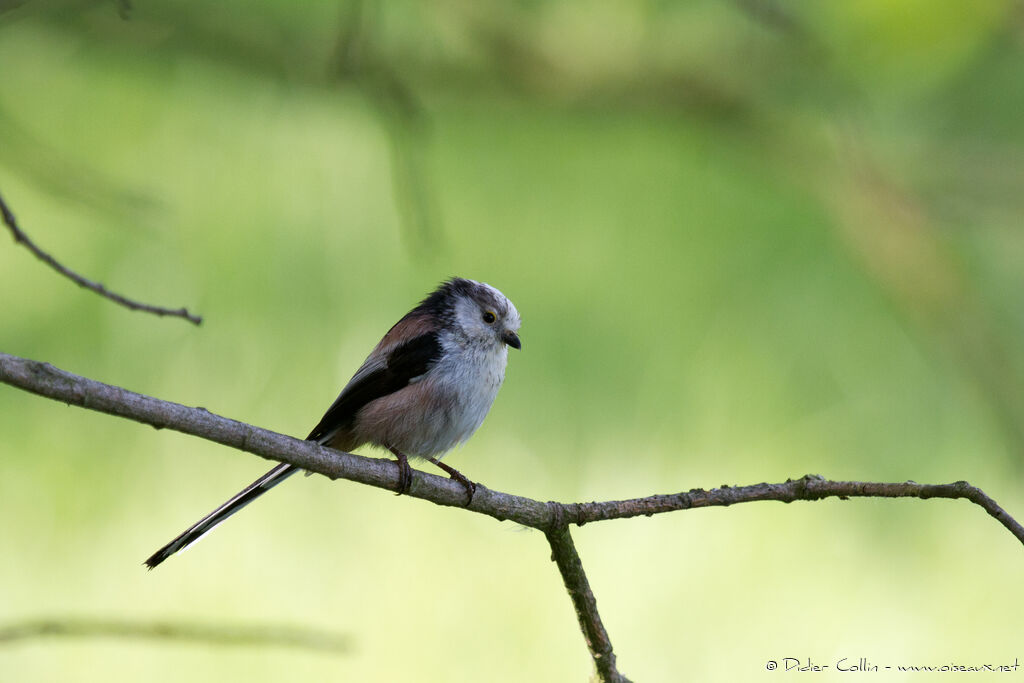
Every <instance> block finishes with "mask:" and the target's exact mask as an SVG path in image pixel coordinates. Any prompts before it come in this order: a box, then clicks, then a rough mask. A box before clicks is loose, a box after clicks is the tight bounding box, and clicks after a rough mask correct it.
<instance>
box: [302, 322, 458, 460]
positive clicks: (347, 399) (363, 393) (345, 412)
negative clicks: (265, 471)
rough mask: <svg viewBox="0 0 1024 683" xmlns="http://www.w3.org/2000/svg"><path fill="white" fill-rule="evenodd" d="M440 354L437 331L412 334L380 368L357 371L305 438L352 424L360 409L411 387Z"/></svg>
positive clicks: (319, 437) (326, 435)
mask: <svg viewBox="0 0 1024 683" xmlns="http://www.w3.org/2000/svg"><path fill="white" fill-rule="evenodd" d="M440 357H441V342H440V340H439V339H438V337H437V333H436V332H428V333H427V334H422V335H420V336H418V337H413V338H412V339H410V340H409V341H407V342H405V343H404V344H401V345H399V346H396V347H395V348H394V349H392V350H391V353H390V354H389V355H388V357H387V359H386V360H385V362H384V364H383V365H382V366H381V367H379V368H377V369H376V370H373V371H371V372H368V373H365V374H364V375H362V376H360V374H361V373H358V372H357V373H356V376H355V377H354V378H353V380H352V381H351V382H349V384H348V386H346V387H345V388H344V389H343V390H342V392H341V394H340V395H339V396H338V398H337V399H335V401H334V403H333V404H331V407H330V408H328V409H327V412H326V413H325V414H324V416H323V417H322V418H320V422H319V424H317V426H316V427H314V428H313V431H312V432H310V433H309V436H307V437H306V440H307V441H321V440H323V439H326V438H329V437H330V436H331V434H332V433H334V432H336V431H338V430H339V429H341V428H344V427H347V426H349V425H351V423H352V420H354V419H355V416H356V413H357V412H359V409H360V408H362V407H363V406H365V405H366V404H367V403H369V402H370V401H374V400H376V399H378V398H381V397H382V396H387V395H388V394H393V393H395V392H396V391H398V390H399V389H401V388H403V387H406V386H408V385H409V382H410V381H411V380H413V379H415V378H416V377H419V376H420V375H422V374H423V373H425V372H426V371H427V370H429V369H430V368H431V366H433V364H434V363H436V362H437V360H438V359H439V358H440Z"/></svg>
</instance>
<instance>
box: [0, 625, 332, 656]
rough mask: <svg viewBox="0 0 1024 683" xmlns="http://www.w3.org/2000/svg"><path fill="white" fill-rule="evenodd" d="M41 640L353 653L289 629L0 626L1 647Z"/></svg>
mask: <svg viewBox="0 0 1024 683" xmlns="http://www.w3.org/2000/svg"><path fill="white" fill-rule="evenodd" d="M43 636H71V637H90V638H95V637H101V638H102V637H112V638H149V639H154V640H155V639H167V640H185V641H193V642H197V643H209V644H212V645H260V646H271V647H296V648H304V649H308V650H320V651H324V652H333V653H338V654H340V653H348V652H351V651H352V643H351V641H350V639H349V638H348V637H346V636H342V635H338V634H335V633H327V632H324V631H314V630H310V629H305V628H294V627H289V626H246V625H242V624H197V623H189V622H172V621H122V620H114V619H29V620H26V621H20V622H14V623H11V624H5V625H3V626H0V645H6V644H8V643H11V642H14V641H19V640H26V639H30V638H40V637H43Z"/></svg>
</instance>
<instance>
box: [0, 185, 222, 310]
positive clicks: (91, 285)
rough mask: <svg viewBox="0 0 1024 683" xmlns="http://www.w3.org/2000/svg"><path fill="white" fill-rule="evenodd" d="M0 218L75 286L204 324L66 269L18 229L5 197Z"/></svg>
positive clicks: (21, 241)
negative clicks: (133, 298)
mask: <svg viewBox="0 0 1024 683" xmlns="http://www.w3.org/2000/svg"><path fill="white" fill-rule="evenodd" d="M0 218H2V219H3V222H4V225H6V226H7V227H8V228H10V230H11V234H12V235H14V241H15V242H16V243H18V244H24V245H25V247H26V248H27V249H28V250H29V251H31V252H32V253H33V254H35V255H36V258H38V259H39V260H40V261H42V262H43V263H45V264H47V265H48V266H50V267H51V268H53V269H54V270H56V271H57V272H58V273H60V274H61V275H63V276H64V277H66V278H68V279H69V280H71V281H72V282H74V283H75V284H77V285H78V286H79V287H85V288H86V289H90V290H92V291H94V292H96V293H97V294H99V295H100V296H103V297H106V298H107V299H110V300H111V301H113V302H114V303H117V304H120V305H122V306H124V307H125V308H129V309H131V310H133V311H145V312H146V313H152V314H154V315H159V316H165V315H166V316H173V317H176V318H184V319H185V320H187V321H189V322H190V323H193V324H195V325H199V324H201V323H202V322H203V318H202V316H198V315H192V314H191V313H189V312H188V309H186V308H178V309H170V308H163V307H162V306H152V305H150V304H144V303H141V302H138V301H134V300H132V299H128V298H126V297H123V296H121V295H120V294H117V293H116V292H111V291H110V290H109V289H107V288H106V287H104V286H103V285H102V284H101V283H99V282H93V281H92V280H89V279H87V278H84V277H82V276H81V275H79V274H78V273H76V272H74V271H73V270H71V269H69V268H66V267H65V266H63V265H62V264H61V263H60V262H59V261H57V259H55V258H53V257H52V256H50V255H49V254H48V253H46V252H45V251H43V250H42V249H40V248H39V247H38V246H36V244H35V242H33V241H32V240H30V239H29V237H28V235H26V234H25V233H24V232H23V231H22V230H21V228H20V227H18V221H17V220H16V219H15V218H14V213H13V212H12V211H11V209H10V208H9V207H8V206H7V203H6V202H4V199H3V197H0Z"/></svg>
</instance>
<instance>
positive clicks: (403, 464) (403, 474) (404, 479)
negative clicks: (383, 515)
mask: <svg viewBox="0 0 1024 683" xmlns="http://www.w3.org/2000/svg"><path fill="white" fill-rule="evenodd" d="M388 450H389V451H391V452H392V453H394V454H395V458H397V459H398V490H397V491H396V492H395V495H397V496H400V495H402V494H403V493H409V489H410V488H412V467H410V466H409V458H407V457H406V455H405V453H403V452H402V451H400V450H398V449H397V448H392V447H391V446H388Z"/></svg>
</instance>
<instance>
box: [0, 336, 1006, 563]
mask: <svg viewBox="0 0 1024 683" xmlns="http://www.w3.org/2000/svg"><path fill="white" fill-rule="evenodd" d="M0 382H4V383H5V384H10V385H11V386H15V387H18V388H20V389H24V390H25V391H29V392H32V393H34V394H39V395H40V396H46V397H48V398H52V399H55V400H57V401H62V402H64V403H68V404H71V405H76V406H81V407H83V408H88V409H90V410H96V411H98V412H101V413H107V414H110V415H117V416H118V417H124V418H127V419H130V420H134V421H136V422H141V423H143V424H148V425H152V426H153V427H156V428H157V429H163V428H165V427H166V428H168V429H173V430H175V431H179V432H182V433H185V434H192V435H193V436H198V437H201V438H204V439H207V440H208V441H214V442H216V443H220V444H223V445H225V446H231V447H232V448H237V449H239V450H242V451H246V452H248V453H253V454H255V455H258V456H260V457H263V458H267V459H268V460H275V461H277V462H287V463H290V464H292V465H296V466H297V467H301V468H303V469H305V470H308V471H310V472H316V473H318V474H322V475H324V476H326V477H329V478H331V479H348V480H350V481H355V482H359V483H361V484H368V485H370V486H376V487H377V488H382V489H388V490H391V491H396V490H398V477H399V472H398V465H397V464H396V463H395V462H394V461H393V460H389V459H388V460H385V459H379V458H367V457H364V456H361V455H354V454H352V453H343V452H341V451H335V450H333V449H330V448H325V447H323V446H320V445H319V444H316V443H313V442H311V441H302V440H300V439H296V438H294V437H291V436H286V435H284V434H278V433H277V432H272V431H269V430H266V429H261V428H259V427H255V426H253V425H250V424H246V423H244V422H238V421H236V420H231V419H228V418H226V417H221V416H220V415H215V414H213V413H211V412H210V411H208V410H206V409H205V408H192V407H189V406H184V405H181V404H180V403H172V402H170V401H162V400H160V399H157V398H153V397H151V396H145V395H143V394H137V393H135V392H133V391H128V390H127V389H122V388H121V387H116V386H113V385H110V384H104V383H102V382H97V381H96V380H92V379H88V378H86V377H80V376H79V375H75V374H72V373H70V372H66V371H64V370H60V369H58V368H55V367H54V366H52V365H50V364H49V363H41V362H39V361H34V360H28V359H25V358H19V357H17V356H12V355H9V354H6V353H2V352H0ZM408 494H409V495H410V496H413V497H415V498H422V499H423V500H429V501H430V502H432V503H436V504H437V505H446V506H451V507H466V508H467V509H469V510H471V511H473V512H477V513H480V514H483V515H488V516H490V517H494V518H495V519H498V520H511V521H513V522H517V523H519V524H522V525H524V526H528V527H532V528H534V529H540V530H543V531H546V530H547V529H550V528H552V527H553V526H560V525H561V524H563V523H570V524H580V525H582V524H586V523H589V522H596V521H601V520H606V519H625V518H629V517H638V516H641V515H644V516H650V515H654V514H659V513H663V512H671V511H674V510H688V509H691V508H702V507H713V506H728V505H735V504H738V503H751V502H755V501H762V500H775V501H781V502H784V503H790V502H793V501H795V500H821V499H822V498H852V497H875V498H920V499H924V500H927V499H930V498H964V499H967V500H969V501H971V502H973V503H975V504H977V505H980V506H981V507H982V508H984V509H985V510H986V511H987V512H988V513H989V514H990V515H992V516H993V517H995V518H996V519H997V520H999V522H1000V523H1001V524H1002V525H1003V526H1004V527H1006V528H1007V529H1008V530H1009V531H1010V532H1011V533H1012V534H1013V535H1014V536H1016V537H1017V539H1018V540H1019V541H1021V543H1024V527H1021V525H1020V524H1019V523H1018V522H1017V521H1016V520H1015V519H1014V518H1013V517H1011V516H1010V515H1009V514H1008V513H1007V512H1006V511H1005V510H1003V509H1002V508H1001V507H999V505H997V504H996V502H995V501H993V500H992V499H991V498H989V497H988V496H987V495H985V493H984V492H982V491H981V490H980V489H978V488H975V487H973V486H971V485H970V484H968V483H967V482H962V481H961V482H955V483H953V484H917V483H915V482H903V483H874V482H857V481H847V482H843V481H829V480H826V479H824V478H822V477H820V476H818V475H807V476H805V477H802V478H800V479H795V480H792V479H791V480H787V481H786V482H783V483H779V484H766V483H762V484H753V485H750V486H737V487H730V486H723V487H721V488H717V489H711V490H709V491H705V490H704V489H691V490H690V491H685V492H682V493H675V494H669V495H654V496H647V497H644V498H633V499H629V500H612V501H604V502H596V503H545V502H541V501H539V500H534V499H532V498H526V497H523V496H516V495H512V494H510V493H502V492H500V491H493V490H491V489H488V488H487V487H485V486H479V485H478V487H477V491H476V494H474V496H473V501H472V502H471V503H470V505H469V506H468V507H467V506H466V492H465V489H464V488H463V487H462V485H461V484H459V483H458V482H456V481H454V480H452V479H447V478H444V477H440V476H437V475H434V474H428V473H426V472H420V471H418V470H416V471H414V472H413V483H412V487H411V488H410V490H409V492H408Z"/></svg>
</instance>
